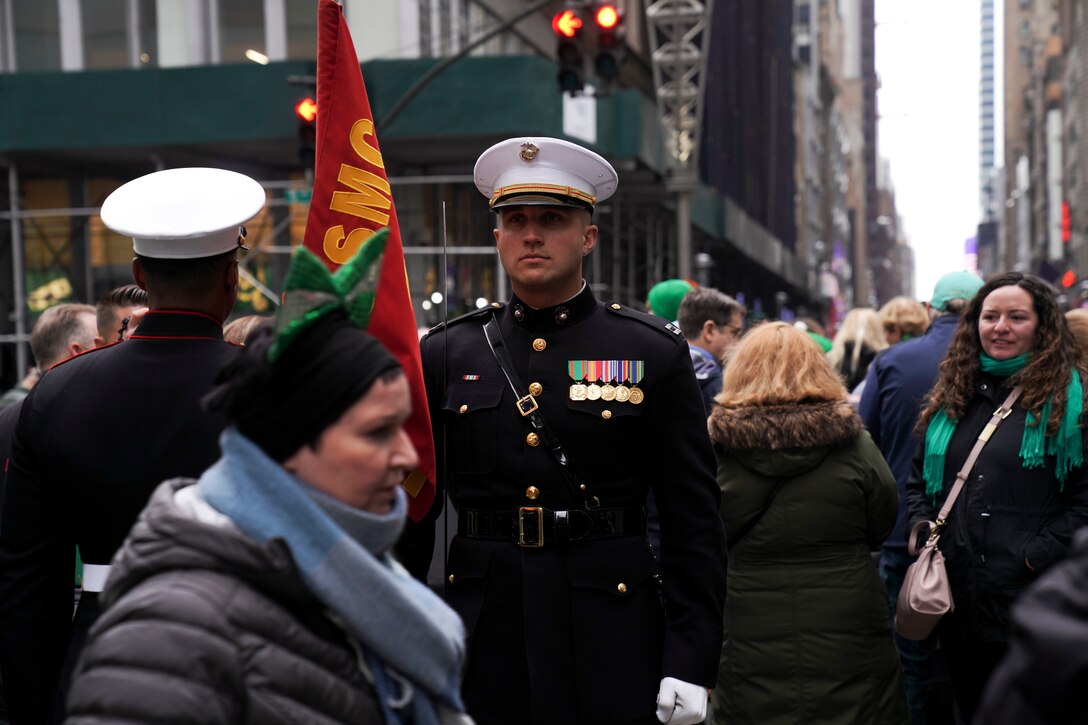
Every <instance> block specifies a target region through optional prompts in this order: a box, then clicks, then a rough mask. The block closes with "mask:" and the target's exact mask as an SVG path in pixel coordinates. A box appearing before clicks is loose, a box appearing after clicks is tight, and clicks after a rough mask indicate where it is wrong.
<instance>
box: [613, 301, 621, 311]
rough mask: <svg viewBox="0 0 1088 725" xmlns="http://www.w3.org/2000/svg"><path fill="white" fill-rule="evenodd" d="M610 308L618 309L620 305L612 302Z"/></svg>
mask: <svg viewBox="0 0 1088 725" xmlns="http://www.w3.org/2000/svg"><path fill="white" fill-rule="evenodd" d="M612 309H614V310H618V309H620V305H617V304H615V303H613V304H612Z"/></svg>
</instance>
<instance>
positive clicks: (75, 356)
mask: <svg viewBox="0 0 1088 725" xmlns="http://www.w3.org/2000/svg"><path fill="white" fill-rule="evenodd" d="M120 344H121V341H120V340H118V341H116V342H111V343H109V344H107V345H102V346H100V347H92V348H91V349H90V350H84V351H83V352H77V353H76V354H75V355H73V356H72V357H66V358H64V359H63V360H61V361H60V362H58V363H53V364H52V365H50V366H49V370H52V369H53V368H57V367H60V366H61V365H63V364H64V363H66V362H69V361H71V360H75V359H76V358H77V357H83V356H84V355H90V354H91V353H92V352H98V351H99V350H105V349H106V348H107V347H113V346H114V345H120Z"/></svg>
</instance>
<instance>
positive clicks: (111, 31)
mask: <svg viewBox="0 0 1088 725" xmlns="http://www.w3.org/2000/svg"><path fill="white" fill-rule="evenodd" d="M127 13H128V2H127V0H89V2H84V4H83V12H82V16H83V54H84V67H85V68H125V67H127V66H128V65H129V58H128V33H127V32H126V28H127V25H128V22H127V19H126V16H127Z"/></svg>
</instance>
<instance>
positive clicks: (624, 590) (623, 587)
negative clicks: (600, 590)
mask: <svg viewBox="0 0 1088 725" xmlns="http://www.w3.org/2000/svg"><path fill="white" fill-rule="evenodd" d="M616 591H617V592H619V593H620V594H626V593H627V585H626V584H624V583H623V582H620V583H619V584H618V585H617V586H616Z"/></svg>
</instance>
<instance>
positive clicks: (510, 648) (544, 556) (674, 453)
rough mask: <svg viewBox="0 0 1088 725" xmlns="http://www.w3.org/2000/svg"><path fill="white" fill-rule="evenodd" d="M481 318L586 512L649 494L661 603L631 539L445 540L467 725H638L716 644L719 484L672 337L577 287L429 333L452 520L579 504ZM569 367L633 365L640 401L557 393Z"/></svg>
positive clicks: (709, 676) (707, 680) (664, 325)
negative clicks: (496, 326) (566, 464)
mask: <svg viewBox="0 0 1088 725" xmlns="http://www.w3.org/2000/svg"><path fill="white" fill-rule="evenodd" d="M493 313H494V314H495V315H497V317H498V319H499V320H500V325H501V329H502V333H503V336H504V338H505V342H506V345H507V347H508V349H509V351H510V354H511V357H512V359H513V364H514V367H515V369H516V370H517V373H518V376H519V377H520V378H521V382H522V383H523V384H524V385H525V386H527V387H528V386H530V385H531V384H532V383H538V384H539V385H540V386H541V387H542V392H540V394H539V395H537V396H536V399H537V401H538V403H539V405H540V409H541V411H542V412H543V414H544V417H545V419H546V420H547V423H548V425H549V426H550V427H551V428H552V429H553V430H554V432H555V434H556V436H557V437H558V438H559V439H560V441H561V442H562V444H563V446H564V447H565V449H566V451H567V453H568V454H569V456H570V459H571V460H572V462H573V465H574V468H576V469H577V470H578V472H579V474H580V476H579V480H580V481H585V482H587V483H588V485H589V487H590V490H591V492H592V493H593V494H595V495H596V496H598V497H599V499H600V505H601V507H603V508H614V507H630V508H640V507H641V506H642V505H643V502H644V501H645V500H646V493H647V490H649V489H652V490H653V492H654V496H655V497H656V499H657V505H658V510H659V513H660V519H661V541H662V543H661V547H662V554H663V561H662V566H661V570H662V571H661V588H662V591H663V601H664V610H663V609H662V598H661V597H659V591H658V580H657V579H656V578H655V573H656V571H657V567H656V562H655V560H654V559H653V556H652V555H651V553H650V550H649V548H648V546H647V544H646V541H645V537H644V535H642V534H641V533H639V532H635V534H634V535H631V536H623V537H618V538H611V539H600V540H594V541H581V542H574V543H570V544H566V545H551V546H549V545H545V546H544V547H542V548H522V547H519V546H518V544H517V543H515V541H514V540H513V539H509V540H508V541H506V542H500V541H483V540H479V539H470V538H466V537H465V536H460V535H459V536H458V537H456V538H455V539H454V541H453V544H452V546H451V548H450V551H449V559H448V567H449V575H450V576H449V584H448V585H447V590H446V593H447V598H448V600H449V602H450V604H451V605H452V606H453V607H454V608H455V609H456V610H457V611H458V613H459V614H460V615H461V616H462V618H463V619H464V621H465V625H466V627H467V630H468V633H469V663H468V669H467V674H466V677H465V684H464V692H465V697H466V702H467V703H468V707H469V714H471V715H472V716H473V717H474V718H476V720H477V722H479V723H481V725H486V724H487V723H510V722H524V723H528V722H532V723H541V724H545V723H558V722H564V723H598V722H624V723H627V722H655V721H656V720H655V717H654V712H655V704H654V702H655V697H656V694H657V689H658V684H659V681H660V678H661V677H662V676H672V677H676V678H678V679H680V680H683V681H686V682H692V683H697V684H700V685H703V686H706V687H712V686H713V685H714V682H715V678H716V673H717V667H718V655H719V650H720V642H721V612H722V604H723V598H724V583H725V556H724V554H725V540H724V533H723V530H722V524H721V521H720V519H719V518H718V515H717V505H718V500H719V497H720V494H719V491H718V488H717V485H716V484H715V481H714V458H713V453H712V451H711V448H710V441H709V438H708V436H707V431H706V417H705V413H704V410H703V403H702V398H701V396H700V393H699V387H698V385H697V383H696V380H695V376H694V374H693V372H692V366H691V360H690V358H689V355H688V348H687V345H686V343H685V341H684V339H683V337H682V336H681V335H680V332H679V330H677V329H676V328H675V326H672V325H671V324H668V322H667V321H666V320H662V319H660V318H655V317H651V316H649V315H646V314H644V313H641V312H636V311H634V310H631V309H628V308H626V307H622V306H620V305H611V304H610V305H604V304H600V303H598V302H597V301H596V300H595V299H594V298H593V295H592V293H591V292H590V291H589V290H588V288H587V289H585V290H583V291H582V293H581V294H579V295H578V296H577V297H575V298H574V299H572V300H570V301H569V302H568V303H566V304H565V305H563V306H560V307H555V308H546V309H542V310H533V309H532V308H530V307H528V306H527V305H524V304H523V303H521V302H520V301H519V300H517V299H516V298H515V299H513V300H512V302H511V304H510V305H508V306H505V307H503V306H501V305H499V306H498V309H486V310H482V311H480V312H478V313H474V314H471V315H468V316H467V317H465V318H462V319H460V320H459V321H454V322H452V323H450V324H449V325H448V326H446V328H445V329H437V328H436V330H434V331H432V332H431V333H430V334H429V335H427V336H426V337H425V338H424V339H423V341H422V353H423V367H424V377H425V379H426V384H427V394H428V400H429V402H430V407H431V411H430V412H431V420H432V424H433V426H434V431H435V440H436V445H437V460H438V461H439V462H442V461H443V460H444V461H445V464H446V465H445V469H444V475H440V478H441V479H442V480H441V483H443V484H444V485H445V486H446V488H447V490H448V492H449V495H450V498H451V500H452V501H453V504H454V506H455V507H456V508H457V509H458V513H459V517H460V520H461V522H462V523H464V522H465V518H466V516H465V514H466V511H468V510H495V511H502V512H510V513H513V512H516V511H517V509H518V507H521V506H542V507H544V508H546V509H549V510H560V511H563V510H578V509H582V508H583V507H584V503H583V500H582V496H581V495H580V494H579V493H578V492H576V491H573V490H571V488H569V487H568V485H567V483H566V481H565V479H564V477H563V475H562V474H561V471H560V468H559V466H558V464H557V463H556V462H555V460H554V459H553V457H552V456H551V454H550V453H549V451H548V449H547V446H546V445H545V444H543V443H540V444H539V445H535V446H534V445H532V444H531V443H530V442H529V440H528V439H527V436H528V434H529V433H530V432H532V429H531V428H530V425H529V421H528V419H526V418H523V417H522V416H521V415H520V413H519V411H518V409H517V408H516V407H515V396H514V395H513V392H512V391H511V389H510V387H509V385H508V383H507V381H506V379H505V377H504V375H503V373H502V371H501V369H500V368H499V366H498V364H497V362H496V360H495V358H494V356H493V355H492V353H491V350H490V348H489V346H488V342H487V340H486V338H485V336H484V332H483V325H484V323H486V322H487V320H489V319H490V318H491V316H492V314H493ZM538 340H539V341H542V343H543V344H541V342H537V343H536V347H537V348H543V349H535V348H534V341H538ZM572 360H574V361H581V360H629V361H630V360H638V361H643V362H644V363H645V377H644V378H643V379H642V380H641V381H639V382H638V387H639V388H640V389H641V390H642V391H644V393H645V400H644V401H643V402H641V403H640V404H637V405H636V404H632V403H631V402H626V403H620V402H616V401H612V402H607V401H605V400H603V399H600V400H595V401H590V400H581V401H575V400H571V398H570V387H571V385H572V384H573V383H574V382H575V381H574V380H572V379H571V376H570V375H569V374H568V361H572ZM588 382H590V381H587V383H588ZM627 385H628V386H630V385H631V383H630V382H629V383H627ZM443 442H444V443H445V445H444V446H443ZM530 487H535V491H534V490H530ZM537 491H538V492H539V493H537ZM534 496H535V498H534Z"/></svg>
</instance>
